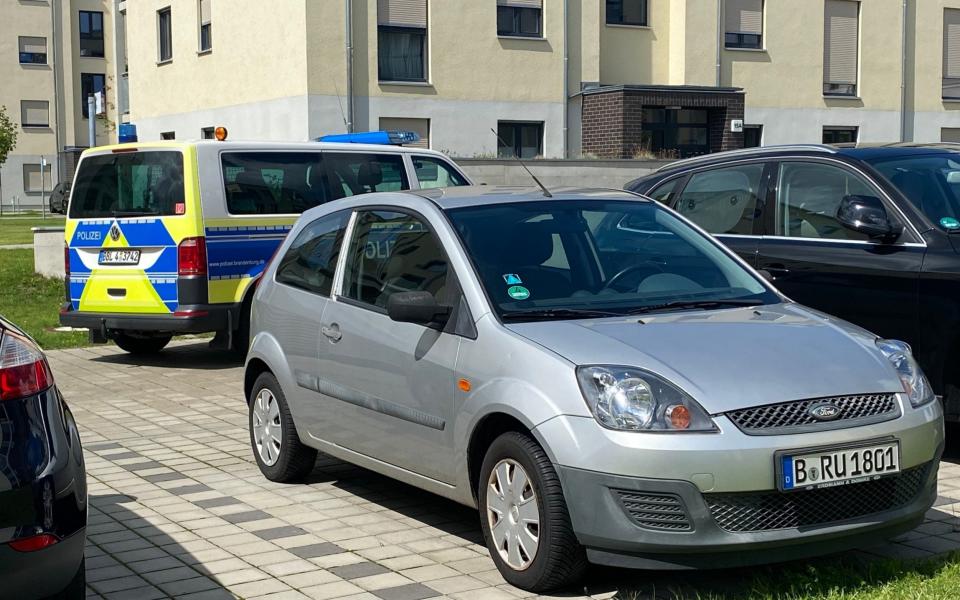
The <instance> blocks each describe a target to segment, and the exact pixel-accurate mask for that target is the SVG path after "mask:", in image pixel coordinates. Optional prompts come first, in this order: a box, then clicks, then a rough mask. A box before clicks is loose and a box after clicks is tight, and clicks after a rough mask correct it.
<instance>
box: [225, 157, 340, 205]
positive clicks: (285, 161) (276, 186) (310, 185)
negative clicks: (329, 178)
mask: <svg viewBox="0 0 960 600" xmlns="http://www.w3.org/2000/svg"><path fill="white" fill-rule="evenodd" d="M220 164H221V169H222V173H223V188H224V192H225V194H226V199H227V212H229V213H230V214H232V215H263V214H291V213H293V214H299V213H302V212H304V211H305V210H307V209H310V208H313V207H314V206H317V205H319V204H323V203H324V202H327V201H328V200H330V197H329V194H328V192H327V188H326V185H324V183H325V181H324V179H325V174H324V172H323V165H322V162H321V154H320V153H319V152H224V153H223V154H221V155H220Z"/></svg>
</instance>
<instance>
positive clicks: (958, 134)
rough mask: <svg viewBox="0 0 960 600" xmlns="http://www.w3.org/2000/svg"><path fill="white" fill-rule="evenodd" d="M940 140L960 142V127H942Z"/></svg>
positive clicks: (953, 142) (952, 142)
mask: <svg viewBox="0 0 960 600" xmlns="http://www.w3.org/2000/svg"><path fill="white" fill-rule="evenodd" d="M940 141H941V142H948V143H951V144H960V128H958V127H941V128H940Z"/></svg>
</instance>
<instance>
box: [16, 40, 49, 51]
mask: <svg viewBox="0 0 960 600" xmlns="http://www.w3.org/2000/svg"><path fill="white" fill-rule="evenodd" d="M20 52H30V53H37V54H46V53H47V38H43V37H29V36H20Z"/></svg>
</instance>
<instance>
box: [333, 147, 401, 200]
mask: <svg viewBox="0 0 960 600" xmlns="http://www.w3.org/2000/svg"><path fill="white" fill-rule="evenodd" d="M323 157H324V162H325V163H326V165H327V173H328V178H329V181H330V192H331V195H332V196H333V198H335V199H336V198H346V197H347V196H354V195H356V194H366V193H368V192H396V191H400V190H409V189H410V184H409V182H408V181H407V174H406V170H405V169H404V167H403V157H402V156H401V155H399V154H363V153H360V152H324V154H323Z"/></svg>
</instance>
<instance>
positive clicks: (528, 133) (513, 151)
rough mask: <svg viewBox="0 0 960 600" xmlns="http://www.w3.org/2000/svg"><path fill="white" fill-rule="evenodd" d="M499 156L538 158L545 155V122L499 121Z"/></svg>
mask: <svg viewBox="0 0 960 600" xmlns="http://www.w3.org/2000/svg"><path fill="white" fill-rule="evenodd" d="M497 137H498V139H497V156H499V157H501V158H513V157H515V156H519V157H520V158H536V157H537V156H542V155H543V121H538V122H526V123H525V122H520V121H499V122H498V123H497Z"/></svg>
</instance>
